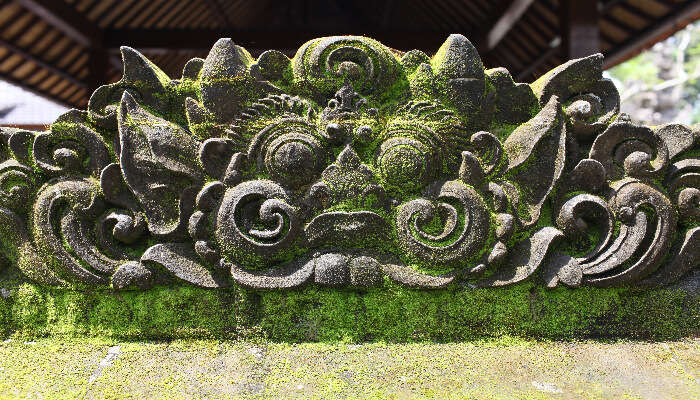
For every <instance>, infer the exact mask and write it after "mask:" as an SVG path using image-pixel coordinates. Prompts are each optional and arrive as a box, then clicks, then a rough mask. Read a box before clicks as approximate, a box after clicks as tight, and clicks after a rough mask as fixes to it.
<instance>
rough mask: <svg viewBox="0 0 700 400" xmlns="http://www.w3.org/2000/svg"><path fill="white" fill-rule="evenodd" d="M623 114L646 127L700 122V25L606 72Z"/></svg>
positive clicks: (685, 30)
mask: <svg viewBox="0 0 700 400" xmlns="http://www.w3.org/2000/svg"><path fill="white" fill-rule="evenodd" d="M606 74H607V75H608V77H610V78H611V79H613V81H614V82H615V85H616V86H617V87H618V89H619V91H620V96H621V100H622V112H625V113H628V114H629V115H630V116H631V117H632V119H633V120H635V121H636V122H639V123H641V124H646V125H658V124H664V123H670V122H676V123H683V124H688V125H690V124H696V123H698V122H700V101H699V100H700V79H699V78H700V23H698V22H695V23H693V24H690V25H688V26H687V27H686V28H685V29H683V30H680V31H678V32H677V33H676V34H675V35H673V36H671V37H670V38H668V39H666V40H665V41H663V42H659V43H657V44H656V45H654V46H653V47H652V48H651V49H649V50H648V51H645V52H643V53H641V54H640V55H638V56H636V57H634V58H632V59H630V60H628V61H625V62H624V63H622V64H619V65H617V66H616V67H614V68H611V69H610V70H608V71H607V72H606Z"/></svg>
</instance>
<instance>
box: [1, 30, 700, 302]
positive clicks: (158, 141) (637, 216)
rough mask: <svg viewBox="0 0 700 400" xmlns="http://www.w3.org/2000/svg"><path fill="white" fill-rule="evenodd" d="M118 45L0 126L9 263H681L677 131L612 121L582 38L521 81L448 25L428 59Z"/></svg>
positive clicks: (130, 282)
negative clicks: (170, 58)
mask: <svg viewBox="0 0 700 400" xmlns="http://www.w3.org/2000/svg"><path fill="white" fill-rule="evenodd" d="M122 57H123V60H124V75H123V77H122V79H121V80H120V81H119V82H116V83H113V84H109V85H105V86H102V87H100V88H99V89H97V90H96V91H95V92H94V94H93V95H92V97H91V99H90V102H89V104H88V109H87V110H86V111H79V110H71V111H69V112H67V113H66V114H64V115H63V116H61V117H59V118H58V119H57V120H56V121H55V122H54V123H53V124H52V125H51V127H50V128H49V129H48V130H47V131H45V132H31V131H26V130H20V129H14V128H0V157H1V161H0V183H2V185H0V225H1V226H2V228H1V229H2V234H1V235H0V249H1V251H2V255H3V256H4V258H6V259H7V260H9V261H10V264H11V265H13V266H14V267H16V268H18V269H19V270H20V271H22V273H24V274H25V275H26V276H27V277H28V278H29V279H31V280H35V281H37V282H40V283H43V284H45V285H51V286H71V287H85V288H93V287H94V288H99V287H105V286H110V285H111V287H113V288H114V289H117V290H130V289H141V290H145V289H147V288H149V287H151V286H152V285H157V284H161V283H169V282H179V281H182V282H187V283H190V284H193V285H197V286H201V287H206V288H222V287H227V286H231V285H242V286H245V287H249V288H256V289H287V288H292V287H295V286H299V285H303V284H307V283H308V284H317V285H323V286H331V287H345V286H349V287H369V286H375V285H381V284H382V283H383V282H384V281H385V280H393V281H395V282H398V283H400V284H404V285H407V286H410V287H416V288H424V289H429V288H440V287H445V286H449V285H461V286H466V287H471V288H488V287H496V286H503V285H510V284H514V283H517V282H521V281H523V280H526V279H535V280H538V281H539V282H541V284H542V285H546V286H548V287H555V286H558V285H565V286H568V287H578V286H582V285H587V286H599V287H611V286H612V287H618V286H638V287H644V288H651V287H659V286H666V285H672V284H674V285H682V284H683V282H684V279H686V278H684V277H687V276H696V275H697V274H696V273H695V272H696V271H694V270H695V269H696V268H697V266H698V263H699V262H700V250H699V249H700V226H698V223H699V222H700V208H699V207H698V205H699V204H700V159H698V158H697V153H698V149H699V148H700V144H699V145H698V147H696V146H695V143H696V141H698V140H699V139H698V137H700V129H699V128H698V127H697V126H693V127H687V126H682V125H676V124H670V125H664V126H659V127H654V128H647V127H643V126H638V125H635V124H633V123H632V122H630V120H629V118H628V117H627V116H626V115H624V114H620V113H619V107H620V104H619V102H620V97H619V94H618V92H617V90H616V89H615V86H614V85H613V84H612V83H611V82H610V81H609V80H606V79H604V78H602V62H603V59H602V55H600V54H597V55H593V56H590V57H586V58H582V59H578V60H571V61H569V62H567V63H565V64H563V65H561V66H559V67H557V68H555V69H553V70H552V71H550V72H549V73H547V74H545V75H544V76H543V77H542V78H540V79H539V80H537V81H535V82H534V83H532V84H526V83H517V82H514V80H513V78H512V76H511V75H510V73H509V72H508V71H507V70H506V69H504V68H495V69H490V70H484V66H483V63H482V62H481V59H480V58H479V55H478V54H477V52H476V49H475V48H474V46H473V45H472V44H471V43H470V42H469V40H467V39H466V38H465V37H463V36H461V35H451V36H450V37H449V38H447V40H446V41H445V43H444V44H443V45H442V47H440V48H439V49H437V52H436V54H435V56H433V57H432V58H431V57H428V56H427V55H426V54H424V53H422V52H420V51H416V50H414V51H409V52H407V53H401V52H398V51H396V50H392V49H390V48H388V47H386V46H384V45H382V44H381V43H379V42H377V41H375V40H372V39H369V38H365V37H357V36H337V37H327V38H320V39H315V40H312V41H310V42H308V43H306V44H304V45H303V46H302V47H301V48H300V49H299V50H298V52H297V54H296V56H295V57H293V58H292V59H289V58H288V57H287V56H285V55H284V54H282V53H280V52H278V51H275V50H270V51H267V52H265V53H263V54H262V55H261V56H260V57H259V58H258V59H257V60H256V59H253V58H252V57H251V56H250V54H248V52H247V51H246V50H245V49H244V48H242V47H240V46H237V45H235V44H234V43H233V42H232V41H231V40H230V39H221V40H219V41H218V42H217V43H216V44H215V45H214V47H213V48H212V50H211V52H210V54H209V55H208V56H207V57H206V59H193V60H191V61H190V62H188V63H187V65H186V66H185V68H184V70H183V74H182V77H180V78H178V79H171V78H169V77H167V76H166V75H165V74H164V73H163V72H162V71H160V70H159V69H158V67H157V66H155V65H154V64H153V63H151V62H150V61H148V60H147V59H146V58H145V57H144V56H143V55H141V54H139V53H138V52H137V51H135V50H133V49H130V48H128V47H124V48H122ZM693 274H694V275H693ZM693 279H695V278H693ZM693 282H694V281H693ZM686 286H688V287H696V286H697V285H695V286H693V284H688V285H686ZM693 290H695V289H693Z"/></svg>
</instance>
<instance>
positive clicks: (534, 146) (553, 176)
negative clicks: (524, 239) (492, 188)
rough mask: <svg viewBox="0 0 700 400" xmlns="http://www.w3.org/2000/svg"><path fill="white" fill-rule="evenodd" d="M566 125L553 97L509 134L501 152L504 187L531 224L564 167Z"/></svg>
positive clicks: (526, 221) (522, 221) (519, 215)
mask: <svg viewBox="0 0 700 400" xmlns="http://www.w3.org/2000/svg"><path fill="white" fill-rule="evenodd" d="M565 143H566V127H565V121H564V114H563V112H562V110H561V107H560V104H559V100H558V98H557V97H556V96H552V98H551V99H550V100H549V102H548V103H547V105H546V106H545V107H544V108H543V109H542V111H540V112H539V113H538V114H537V115H536V116H535V117H534V118H533V119H531V120H530V121H528V122H526V123H524V124H523V125H520V126H519V127H518V128H516V129H515V130H514V131H513V133H511V134H510V136H508V139H506V141H505V143H504V144H503V151H504V153H505V155H506V157H507V160H508V169H507V171H506V174H505V178H506V180H508V181H509V182H510V183H513V184H514V186H513V185H506V186H505V187H504V189H505V190H506V192H507V194H508V196H509V197H510V198H511V201H512V202H513V203H514V207H515V208H516V209H517V211H518V218H519V220H520V222H521V223H522V224H523V225H525V226H530V225H533V224H534V223H535V222H537V219H538V218H539V216H540V208H541V207H542V203H544V201H545V200H546V198H547V196H548V195H549V192H551V190H552V188H553V187H554V184H555V183H556V182H557V180H558V179H559V177H560V176H561V172H562V170H563V169H564V159H565V150H566V148H565Z"/></svg>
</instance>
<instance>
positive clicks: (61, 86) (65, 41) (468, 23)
mask: <svg viewBox="0 0 700 400" xmlns="http://www.w3.org/2000/svg"><path fill="white" fill-rule="evenodd" d="M560 1H561V2H564V1H579V2H581V1H584V2H585V1H590V4H592V6H591V7H596V8H595V9H594V10H597V11H596V12H595V15H594V18H595V20H597V24H594V25H595V27H594V28H595V34H596V35H597V36H598V37H599V44H598V46H595V47H596V48H598V49H599V50H600V51H601V52H603V53H604V54H605V55H606V66H611V65H614V64H616V63H619V62H621V61H623V60H624V59H626V58H629V57H631V56H633V55H634V54H636V53H638V52H639V51H641V50H642V49H644V48H646V47H648V46H650V45H651V44H653V43H655V42H656V41H658V40H661V39H663V38H665V37H667V36H669V35H671V34H673V33H674V32H676V31H677V30H678V29H681V28H682V27H683V26H685V25H687V24H688V23H689V22H692V21H693V20H695V19H698V18H699V17H700V0H603V1H592V0H403V1H401V0H393V1H392V0H386V1H381V0H374V1H360V0H336V1H320V0H287V1H279V0H233V1H227V0H14V1H13V0H0V78H2V79H5V80H7V81H10V82H12V83H15V84H18V85H21V86H23V87H25V88H27V89H29V90H31V91H33V92H35V93H38V94H40V95H42V96H45V97H48V98H51V99H53V100H55V101H58V102H60V103H63V104H66V105H69V106H72V107H79V108H84V107H85V106H86V104H87V101H88V98H89V96H90V94H91V93H92V90H94V89H95V88H96V87H97V86H98V85H99V84H103V83H107V82H109V81H116V80H118V79H119V77H120V75H121V60H120V58H119V53H118V48H119V46H120V45H128V46H132V47H134V48H136V49H139V50H140V51H142V52H143V53H144V54H145V55H146V56H147V57H148V58H149V59H151V60H152V61H153V62H154V63H155V64H156V65H158V66H159V67H160V68H162V69H163V70H164V71H165V72H166V73H168V74H169V75H170V76H171V77H173V78H176V77H178V76H180V74H181V71H182V67H183V66H184V64H185V62H186V61H187V60H189V59H190V58H192V57H205V56H206V54H207V50H208V48H209V47H211V45H212V44H213V43H214V41H215V40H216V39H217V38H219V37H231V38H233V39H234V41H235V42H237V43H239V44H241V45H243V46H244V47H246V48H247V49H248V50H249V51H251V53H253V55H256V54H259V53H260V52H261V51H263V50H266V49H270V48H275V49H278V50H282V51H285V52H286V53H288V54H289V55H290V56H291V55H293V54H294V51H295V50H296V48H297V47H298V46H300V45H301V44H302V43H303V42H305V41H306V40H309V39H311V38H313V37H318V36H324V35H332V34H362V35H366V36H372V37H375V38H376V39H378V40H381V41H382V42H384V43H385V44H387V45H388V46H390V47H393V48H396V49H399V50H409V49H412V48H418V49H421V50H424V51H426V52H427V53H431V52H434V51H435V50H437V48H438V47H439V45H440V44H441V43H442V42H443V41H444V40H445V38H446V37H447V35H448V34H449V33H461V34H464V35H465V36H467V37H468V38H470V39H471V40H472V41H473V42H474V43H475V44H476V45H477V47H478V48H479V50H480V52H481V55H482V58H483V60H484V63H485V65H486V66H487V67H489V68H490V67H496V66H503V67H506V68H508V70H510V71H511V73H512V74H513V76H514V77H516V78H517V79H518V80H519V81H524V82H527V81H531V80H533V79H534V78H536V77H537V76H540V75H541V74H543V73H545V72H546V71H548V70H549V69H551V68H553V67H555V66H557V65H559V64H561V63H562V62H563V61H564V58H565V57H567V56H566V54H567V53H566V52H565V51H562V46H563V45H562V38H563V37H564V38H566V37H569V36H567V35H566V32H564V31H565V29H566V28H565V27H567V26H569V22H570V21H568V20H566V19H562V18H564V17H562V15H563V12H562V11H561V10H560ZM574 13H575V11H574ZM574 18H576V17H574ZM564 43H565V44H566V46H567V47H568V46H569V44H568V39H564Z"/></svg>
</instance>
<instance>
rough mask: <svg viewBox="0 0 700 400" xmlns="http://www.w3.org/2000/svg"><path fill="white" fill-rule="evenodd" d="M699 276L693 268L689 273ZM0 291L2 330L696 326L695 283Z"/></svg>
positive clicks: (333, 337)
mask: <svg viewBox="0 0 700 400" xmlns="http://www.w3.org/2000/svg"><path fill="white" fill-rule="evenodd" d="M695 275H700V274H695ZM9 292H10V294H9V296H7V297H4V298H0V329H2V330H3V331H4V332H2V333H4V334H5V335H14V336H21V337H22V336H23V337H40V336H46V335H50V336H80V337H89V336H98V337H112V338H120V339H129V340H134V339H138V340H141V339H144V340H145V339H178V338H240V337H248V338H264V339H268V340H272V341H290V342H306V341H337V340H347V341H353V342H361V341H388V342H411V341H423V340H433V341H439V342H449V341H460V340H472V339H475V338H481V337H499V336H501V335H511V336H521V337H536V338H550V339H580V338H603V337H606V338H607V337H609V338H637V339H669V338H670V339H674V338H680V337H687V336H693V335H697V334H699V333H700V297H698V294H697V292H692V291H688V290H684V289H681V288H673V289H654V290H645V291H642V290H632V289H624V288H623V289H599V288H579V289H568V288H556V289H547V288H544V287H542V286H538V285H537V284H535V283H522V284H518V285H515V286H511V287H506V288H496V289H488V290H486V289H477V290H474V289H458V288H450V289H439V290H433V291H424V290H416V289H409V288H405V287H403V286H400V285H397V284H394V283H391V282H386V283H385V284H383V285H382V286H379V287H375V288H370V289H337V288H322V287H315V286H308V285H307V286H304V287H302V288H297V289H293V290H289V291H284V292H279V291H265V290H252V289H244V288H240V287H233V288H229V289H222V290H216V291H211V290H207V289H202V288H196V287H192V286H160V287H155V288H152V289H151V290H149V291H122V292H111V291H82V292H81V291H74V290H66V289H56V288H45V287H41V286H39V285H36V284H30V283H25V284H22V285H19V286H15V287H13V288H11V289H10V290H9Z"/></svg>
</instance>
